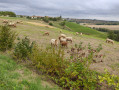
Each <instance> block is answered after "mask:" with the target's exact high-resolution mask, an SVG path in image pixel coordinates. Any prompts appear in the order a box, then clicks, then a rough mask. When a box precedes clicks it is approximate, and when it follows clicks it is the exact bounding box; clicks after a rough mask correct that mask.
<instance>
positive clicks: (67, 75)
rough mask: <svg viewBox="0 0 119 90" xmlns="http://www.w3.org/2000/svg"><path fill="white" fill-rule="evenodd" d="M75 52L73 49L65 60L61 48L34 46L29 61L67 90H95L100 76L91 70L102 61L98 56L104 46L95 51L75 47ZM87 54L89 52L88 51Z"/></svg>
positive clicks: (80, 45)
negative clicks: (96, 63) (98, 61)
mask: <svg viewBox="0 0 119 90" xmlns="http://www.w3.org/2000/svg"><path fill="white" fill-rule="evenodd" d="M75 50H76V51H77V52H74V51H73V50H72V49H71V52H70V55H71V56H70V58H69V59H67V60H66V59H64V51H63V50H62V49H61V48H58V49H56V48H46V49H42V48H38V46H37V45H34V47H33V48H32V53H31V54H29V59H30V60H31V61H32V62H33V65H34V66H35V67H37V68H38V69H39V70H41V71H42V72H44V73H47V74H49V75H50V76H51V78H52V79H53V80H54V81H55V82H56V83H57V84H58V85H60V86H62V87H64V88H67V89H74V90H77V89H85V90H87V89H89V90H94V89H96V88H97V87H98V84H97V83H98V78H97V77H98V76H97V73H96V72H94V71H91V70H89V65H90V64H91V63H94V62H97V61H96V60H95V59H97V58H98V59H102V55H98V53H99V52H100V50H102V46H101V45H99V46H98V48H96V49H93V48H92V47H91V45H90V44H89V45H88V53H87V55H86V53H84V50H87V49H86V47H83V46H82V42H81V43H80V44H79V45H75ZM86 52H87V51H86Z"/></svg>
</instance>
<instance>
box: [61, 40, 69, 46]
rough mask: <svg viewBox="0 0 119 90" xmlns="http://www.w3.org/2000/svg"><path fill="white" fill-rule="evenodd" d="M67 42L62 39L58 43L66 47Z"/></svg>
mask: <svg viewBox="0 0 119 90" xmlns="http://www.w3.org/2000/svg"><path fill="white" fill-rule="evenodd" d="M67 44H68V43H67V42H66V41H62V42H61V43H60V45H61V46H62V47H67Z"/></svg>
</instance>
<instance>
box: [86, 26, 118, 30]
mask: <svg viewBox="0 0 119 90" xmlns="http://www.w3.org/2000/svg"><path fill="white" fill-rule="evenodd" d="M84 26H88V27H91V28H93V27H95V28H106V29H109V30H119V25H84Z"/></svg>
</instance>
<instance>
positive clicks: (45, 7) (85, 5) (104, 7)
mask: <svg viewBox="0 0 119 90" xmlns="http://www.w3.org/2000/svg"><path fill="white" fill-rule="evenodd" d="M0 11H13V12H15V13H16V14H17V15H30V16H32V15H36V16H60V15H61V16H62V17H64V18H68V17H69V18H79V19H100V20H113V21H119V0H0Z"/></svg>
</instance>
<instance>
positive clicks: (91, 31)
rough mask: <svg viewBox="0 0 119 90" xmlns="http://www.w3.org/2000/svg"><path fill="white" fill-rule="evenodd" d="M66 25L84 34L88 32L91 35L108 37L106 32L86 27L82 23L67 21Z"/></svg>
mask: <svg viewBox="0 0 119 90" xmlns="http://www.w3.org/2000/svg"><path fill="white" fill-rule="evenodd" d="M66 25H67V26H68V27H69V28H71V29H72V31H74V32H80V33H81V32H82V33H84V34H88V35H91V36H95V37H101V38H106V34H105V33H102V32H99V31H96V30H94V29H91V28H88V27H84V26H81V25H78V24H76V23H72V22H66Z"/></svg>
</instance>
